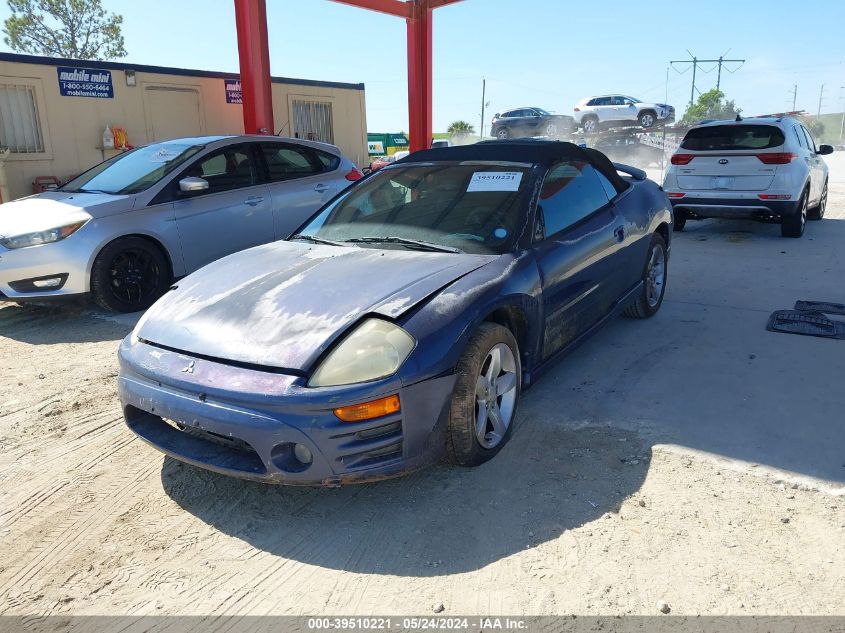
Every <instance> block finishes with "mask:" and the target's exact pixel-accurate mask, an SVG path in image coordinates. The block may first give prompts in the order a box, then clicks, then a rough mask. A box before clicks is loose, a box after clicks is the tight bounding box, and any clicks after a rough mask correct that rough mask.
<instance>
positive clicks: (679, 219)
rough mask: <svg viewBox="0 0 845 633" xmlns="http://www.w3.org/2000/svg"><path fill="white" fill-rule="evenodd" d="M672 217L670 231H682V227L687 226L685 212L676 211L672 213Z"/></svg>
mask: <svg viewBox="0 0 845 633" xmlns="http://www.w3.org/2000/svg"><path fill="white" fill-rule="evenodd" d="M672 215H673V216H674V220H675V222H674V224H673V225H672V230H673V231H678V232H681V231H683V230H684V227H685V226H686V225H687V212H686V211H683V210H681V209H679V210H678V211H673V212H672Z"/></svg>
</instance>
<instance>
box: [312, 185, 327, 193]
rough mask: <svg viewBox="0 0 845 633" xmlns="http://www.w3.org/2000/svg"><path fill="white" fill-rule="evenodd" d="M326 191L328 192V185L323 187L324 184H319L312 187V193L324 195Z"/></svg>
mask: <svg viewBox="0 0 845 633" xmlns="http://www.w3.org/2000/svg"><path fill="white" fill-rule="evenodd" d="M328 190H329V186H328V185H324V184H322V183H320V184H319V185H317V186H316V187H314V191H316V192H317V193H325V192H327V191H328Z"/></svg>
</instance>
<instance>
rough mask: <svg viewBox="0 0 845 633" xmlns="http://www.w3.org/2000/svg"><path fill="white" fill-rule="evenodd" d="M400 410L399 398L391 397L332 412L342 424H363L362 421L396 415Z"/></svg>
mask: <svg viewBox="0 0 845 633" xmlns="http://www.w3.org/2000/svg"><path fill="white" fill-rule="evenodd" d="M401 409H402V407H401V406H400V404H399V396H396V395H393V396H387V397H386V398H379V399H378V400H371V401H370V402H362V403H361V404H353V405H350V406H348V407H340V408H339V409H335V410H334V414H335V415H336V416H337V417H338V418H340V419H341V420H342V421H344V422H363V421H364V420H372V419H374V418H380V417H382V416H385V415H390V414H391V413H396V412H398V411H400V410H401Z"/></svg>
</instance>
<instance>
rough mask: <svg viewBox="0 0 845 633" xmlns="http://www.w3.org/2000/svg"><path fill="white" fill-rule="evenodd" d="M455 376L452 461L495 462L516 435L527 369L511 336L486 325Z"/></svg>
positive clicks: (449, 439)
mask: <svg viewBox="0 0 845 633" xmlns="http://www.w3.org/2000/svg"><path fill="white" fill-rule="evenodd" d="M497 359H498V360H497ZM455 374H456V376H457V381H456V383H455V389H454V391H453V392H452V403H451V407H450V411H449V427H448V429H447V431H446V459H447V461H449V462H450V463H452V464H457V465H460V466H478V465H480V464H483V463H484V462H486V461H488V460H490V459H492V458H493V457H494V456H495V455H496V454H497V453H498V452H499V451H500V450H501V449H502V447H503V446H504V445H505V444H507V442H508V440H509V439H510V437H511V433H512V431H513V422H514V419H515V418H516V408H517V405H518V404H519V395H520V390H521V388H522V365H521V364H520V358H519V346H518V345H517V343H516V339H515V338H514V336H513V334H512V333H511V331H510V330H508V329H507V328H506V327H503V326H501V325H498V324H496V323H482V324H481V326H480V327H479V328H478V330H477V331H476V332H475V333H474V334H473V335H472V337H471V338H470V340H469V343H467V346H466V349H465V350H464V353H463V354H462V355H461V358H460V360H459V361H458V365H457V367H456V368H455Z"/></svg>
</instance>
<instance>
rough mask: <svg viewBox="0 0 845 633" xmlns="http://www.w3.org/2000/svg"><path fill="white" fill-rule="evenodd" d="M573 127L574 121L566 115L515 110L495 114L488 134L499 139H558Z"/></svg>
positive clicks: (538, 110)
mask: <svg viewBox="0 0 845 633" xmlns="http://www.w3.org/2000/svg"><path fill="white" fill-rule="evenodd" d="M574 127H575V119H574V118H573V117H571V116H568V115H566V114H551V113H549V112H546V111H545V110H543V108H516V109H514V110H506V111H505V112H502V113H501V114H498V113H497V114H496V116H494V117H493V123H492V127H491V128H490V133H491V134H492V135H493V137H494V138H499V139H506V138H517V137H520V136H550V137H552V138H560V137H561V136H562V135H569V133H570V132H572V130H573V129H574Z"/></svg>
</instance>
